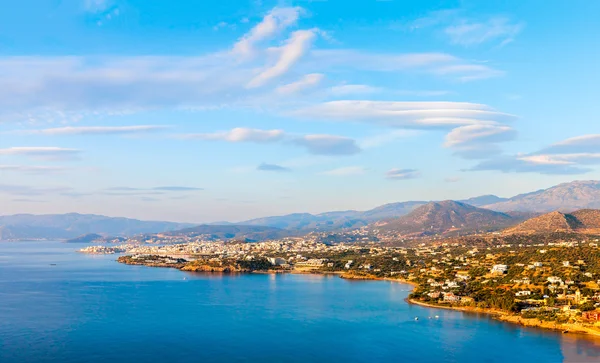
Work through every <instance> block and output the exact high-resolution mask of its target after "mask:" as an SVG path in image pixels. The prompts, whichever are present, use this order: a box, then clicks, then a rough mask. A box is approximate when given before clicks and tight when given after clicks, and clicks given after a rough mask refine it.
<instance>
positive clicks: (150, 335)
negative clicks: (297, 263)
mask: <svg viewBox="0 0 600 363" xmlns="http://www.w3.org/2000/svg"><path fill="white" fill-rule="evenodd" d="M80 247H81V246H80V245H69V244H64V243H60V242H18V243H16V242H15V243H0V362H1V363H12V362H61V363H62V362H65V363H67V362H110V363H117V362H170V363H174V362H303V363H306V362H528V363H531V362H563V361H565V362H600V341H599V340H594V339H592V338H587V337H585V336H577V335H571V334H559V333H555V332H550V331H543V330H538V329H530V328H522V327H519V326H515V325H511V324H507V323H501V322H497V321H494V320H492V319H490V318H488V317H487V316H482V315H474V314H467V313H461V312H456V311H447V310H438V309H427V308H422V307H419V306H413V305H409V304H407V303H406V302H405V301H404V299H405V298H406V296H407V295H408V293H409V290H410V286H407V285H403V284H399V283H393V282H387V281H347V280H343V279H340V278H338V277H334V276H313V275H260V274H256V275H214V274H192V273H185V272H181V271H178V270H174V269H162V268H150V267H143V266H127V265H122V264H119V263H117V262H115V258H116V257H115V256H114V255H108V256H94V255H83V254H79V253H76V252H75V250H76V249H78V248H80ZM52 264H55V265H52ZM435 315H439V319H435V317H434V316H435ZM415 317H419V320H418V321H416V320H415ZM430 317H431V318H432V319H429V318H430Z"/></svg>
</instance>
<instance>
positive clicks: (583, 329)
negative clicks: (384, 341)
mask: <svg viewBox="0 0 600 363" xmlns="http://www.w3.org/2000/svg"><path fill="white" fill-rule="evenodd" d="M117 262H119V263H125V264H129V265H143V266H147V267H163V268H164V267H166V268H176V269H178V270H180V271H184V272H195V273H208V274H210V273H219V272H220V273H233V274H235V273H251V274H276V275H277V274H286V273H289V274H294V275H337V276H339V277H340V278H343V279H347V280H364V281H390V282H396V283H402V284H407V285H410V286H412V287H413V288H415V287H416V286H418V284H416V283H415V282H413V281H409V280H405V279H402V278H391V277H377V276H374V275H357V274H352V273H348V272H347V271H330V272H329V271H325V272H323V271H310V270H289V271H284V270H256V271H249V270H246V271H228V270H227V269H225V270H223V271H217V269H212V268H211V269H201V268H199V269H185V268H183V266H182V265H163V264H144V263H127V262H123V261H122V260H121V261H119V260H117ZM405 301H406V302H407V303H408V304H414V305H418V306H422V307H426V308H432V309H445V310H454V311H461V312H465V313H473V314H486V315H490V316H491V317H492V318H493V319H496V320H498V321H503V322H506V323H511V324H517V325H521V326H524V327H532V328H538V329H545V330H554V331H561V332H563V333H576V334H585V335H586V336H592V337H595V338H596V337H597V338H600V327H594V326H584V325H582V324H581V323H556V322H550V321H542V320H539V319H535V318H532V319H526V318H523V317H521V316H520V315H514V314H511V313H508V312H506V311H502V310H496V309H483V308H477V307H470V306H452V305H449V306H444V305H437V304H431V303H426V302H423V301H419V300H416V299H411V298H409V297H407V298H406V299H405Z"/></svg>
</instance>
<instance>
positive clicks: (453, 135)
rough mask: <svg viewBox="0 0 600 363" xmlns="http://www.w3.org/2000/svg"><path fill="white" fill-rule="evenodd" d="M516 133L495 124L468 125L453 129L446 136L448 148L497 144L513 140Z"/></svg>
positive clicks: (511, 129)
mask: <svg viewBox="0 0 600 363" xmlns="http://www.w3.org/2000/svg"><path fill="white" fill-rule="evenodd" d="M515 136H516V131H515V130H514V129H513V128H511V127H509V126H504V125H497V124H493V123H489V124H483V123H482V124H479V125H467V126H461V127H457V128H455V129H453V130H452V131H450V133H448V135H446V143H445V144H444V146H446V147H456V146H460V145H465V144H472V143H495V142H504V141H510V140H513V139H514V138H515Z"/></svg>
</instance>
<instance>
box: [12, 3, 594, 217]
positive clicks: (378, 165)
mask: <svg viewBox="0 0 600 363" xmlns="http://www.w3.org/2000/svg"><path fill="white" fill-rule="evenodd" d="M598 13H600V2H598V1H583V0H575V1H570V2H567V1H551V2H548V1H546V0H530V1H516V0H515V1H504V2H498V1H494V2H492V1H426V0H420V1H401V0H389V1H381V0H380V1H375V0H361V1H351V2H349V1H345V0H329V1H308V0H304V1H267V0H262V1H259V0H236V1H234V0H231V1H219V2H214V1H193V0H178V1H166V0H161V1H159V0H20V1H13V2H9V3H7V4H4V6H3V11H2V12H0V205H1V206H2V208H1V209H0V214H5V215H7V214H15V213H34V214H46V213H68V212H79V213H95V214H104V215H109V216H125V217H133V218H140V219H151V220H169V221H181V222H193V223H203V222H216V221H225V220H226V221H240V220H245V219H250V218H256V217H262V216H269V215H280V214H287V213H295V212H308V213H320V212H326V211H334V210H348V209H355V210H366V209H370V208H374V207H376V206H378V205H381V204H385V203H391V202H399V201H407V200H442V199H463V198H469V197H474V196H479V195H485V194H496V195H499V196H504V197H510V196H514V195H516V194H520V193H525V192H530V191H534V190H538V189H542V188H547V187H550V186H552V185H556V184H559V183H562V182H569V181H573V180H590V179H600V170H599V168H598V166H599V165H600V120H599V119H598V112H597V107H598V99H600V47H598V46H597V45H596V44H597V42H598V39H600V23H598V21H597V14H598Z"/></svg>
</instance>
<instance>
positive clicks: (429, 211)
mask: <svg viewBox="0 0 600 363" xmlns="http://www.w3.org/2000/svg"><path fill="white" fill-rule="evenodd" d="M517 222H518V220H515V218H513V217H511V216H509V215H507V214H504V213H499V212H495V211H491V210H488V209H483V208H478V207H474V206H472V205H469V204H465V203H462V202H456V201H451V200H447V201H443V202H431V203H428V204H425V205H423V206H420V207H418V208H416V209H415V210H413V211H412V212H411V213H409V214H407V215H406V216H403V217H399V218H396V219H392V220H386V221H382V222H378V223H375V224H374V225H372V228H377V229H379V230H381V231H387V232H395V233H398V234H400V235H404V236H423V235H436V234H448V233H452V232H454V233H459V232H464V233H471V232H475V231H489V230H498V229H501V228H504V227H506V226H509V225H511V224H514V223H517Z"/></svg>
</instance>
